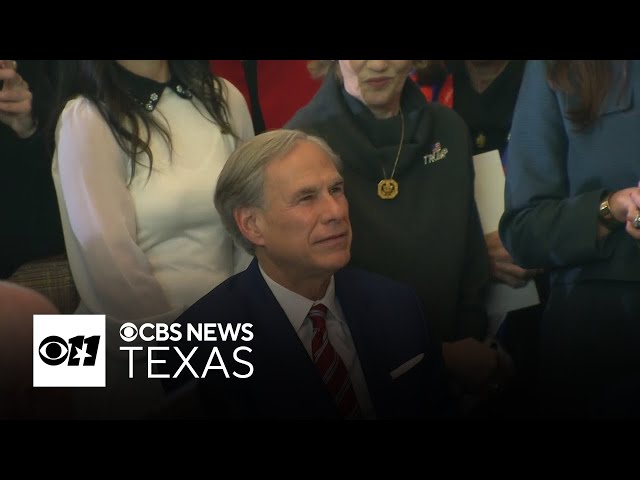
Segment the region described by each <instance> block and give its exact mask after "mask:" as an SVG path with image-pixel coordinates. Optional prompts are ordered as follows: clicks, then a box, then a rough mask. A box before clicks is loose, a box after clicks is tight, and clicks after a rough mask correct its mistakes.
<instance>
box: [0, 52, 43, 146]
mask: <svg viewBox="0 0 640 480" xmlns="http://www.w3.org/2000/svg"><path fill="white" fill-rule="evenodd" d="M16 68H17V63H16V62H15V60H0V80H1V81H2V82H3V86H2V90H0V122H2V123H4V124H5V125H7V126H8V127H9V128H11V129H12V130H13V131H14V132H15V133H16V135H18V136H19V137H20V138H27V137H30V136H31V135H33V133H34V132H35V131H36V126H37V125H36V123H35V121H34V119H33V116H32V112H31V106H32V99H33V95H32V94H31V91H30V90H29V85H28V84H27V82H25V81H24V79H23V78H22V77H21V76H20V75H19V74H18V72H17V71H16Z"/></svg>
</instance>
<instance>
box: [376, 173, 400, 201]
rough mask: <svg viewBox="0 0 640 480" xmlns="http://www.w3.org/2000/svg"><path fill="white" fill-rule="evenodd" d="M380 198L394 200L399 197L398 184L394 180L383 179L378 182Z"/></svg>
mask: <svg viewBox="0 0 640 480" xmlns="http://www.w3.org/2000/svg"><path fill="white" fill-rule="evenodd" d="M378 196H379V197H380V198H381V199H383V200H392V199H394V198H396V197H397V196H398V182H396V181H395V180H394V179H393V178H383V179H382V180H380V181H379V182H378Z"/></svg>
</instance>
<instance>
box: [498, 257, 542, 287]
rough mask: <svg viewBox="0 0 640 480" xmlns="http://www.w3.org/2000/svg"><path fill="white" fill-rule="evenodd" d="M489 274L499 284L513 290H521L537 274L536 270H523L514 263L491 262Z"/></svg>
mask: <svg viewBox="0 0 640 480" xmlns="http://www.w3.org/2000/svg"><path fill="white" fill-rule="evenodd" d="M491 274H492V276H493V278H494V279H496V280H497V281H499V282H502V283H505V284H507V285H509V286H510V287H513V288H521V287H524V286H525V285H526V284H527V282H528V281H529V280H530V279H531V278H533V277H535V276H536V275H537V274H538V269H532V270H525V269H524V268H521V267H519V266H518V265H515V264H514V263H503V262H492V264H491Z"/></svg>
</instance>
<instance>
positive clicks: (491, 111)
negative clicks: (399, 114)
mask: <svg viewBox="0 0 640 480" xmlns="http://www.w3.org/2000/svg"><path fill="white" fill-rule="evenodd" d="M525 65H526V60H510V61H509V63H508V64H507V66H506V67H505V68H504V70H503V71H502V72H500V74H499V75H498V76H497V77H496V78H495V79H494V81H493V82H491V84H490V85H489V86H488V87H487V89H486V90H485V91H484V92H482V93H478V92H476V91H475V90H474V89H473V86H472V85H471V81H470V79H469V75H468V73H467V70H466V68H465V67H464V62H460V63H458V62H454V63H452V64H451V65H450V66H449V68H450V70H451V72H452V74H453V91H454V95H453V109H454V110H455V111H456V112H458V114H460V116H461V117H462V118H463V119H464V121H465V122H466V124H467V125H468V126H469V131H470V133H471V139H472V142H473V154H474V155H476V154H478V153H483V152H488V151H491V150H498V151H500V154H501V155H504V151H505V147H506V146H507V142H508V139H509V132H510V130H511V118H512V117H513V110H514V108H515V105H516V100H517V98H518V91H519V90H520V83H522V75H523V73H524V67H525Z"/></svg>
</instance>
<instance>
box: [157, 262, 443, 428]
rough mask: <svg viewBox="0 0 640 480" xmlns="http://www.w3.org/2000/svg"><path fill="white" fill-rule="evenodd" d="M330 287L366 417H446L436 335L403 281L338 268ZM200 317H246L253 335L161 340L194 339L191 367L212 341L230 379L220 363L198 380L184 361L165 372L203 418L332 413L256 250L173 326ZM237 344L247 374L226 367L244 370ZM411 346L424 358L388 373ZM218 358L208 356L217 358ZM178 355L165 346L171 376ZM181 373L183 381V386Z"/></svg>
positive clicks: (234, 320)
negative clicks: (195, 400)
mask: <svg viewBox="0 0 640 480" xmlns="http://www.w3.org/2000/svg"><path fill="white" fill-rule="evenodd" d="M335 286H336V296H337V297H338V300H339V302H340V305H341V307H342V310H343V312H344V315H345V317H346V318H345V320H346V322H347V324H348V325H349V329H350V331H351V335H352V337H353V341H354V344H355V348H356V351H357V354H358V356H359V358H360V362H361V365H362V369H363V372H364V376H365V379H366V383H367V387H368V390H369V395H370V397H371V400H372V403H373V406H374V410H375V413H376V417H377V418H402V417H405V418H425V417H439V416H443V415H445V416H448V414H449V413H450V411H449V409H450V405H451V402H450V399H449V396H448V392H447V388H446V380H445V374H444V366H443V361H442V353H441V349H440V344H439V343H437V342H434V341H433V339H432V337H431V331H430V328H429V325H428V323H427V322H426V321H425V319H424V316H423V314H422V310H421V307H420V303H419V300H418V298H417V296H416V294H415V293H414V292H413V290H411V289H410V288H408V287H405V286H403V285H401V284H399V283H396V282H395V281H392V280H390V279H387V278H385V277H382V276H379V275H377V274H372V273H368V272H365V271H363V270H359V269H354V268H348V267H347V268H344V269H342V270H340V271H339V272H337V273H336V274H335ZM204 322H208V323H220V324H223V325H227V324H231V325H235V324H245V323H250V324H252V325H253V327H252V330H251V331H252V332H253V339H252V340H251V341H248V342H242V341H239V340H238V341H237V342H232V341H226V342H220V341H217V342H215V343H213V342H202V343H198V342H187V341H186V338H185V335H183V338H182V340H181V341H180V342H178V343H177V344H176V343H172V344H171V345H172V346H173V345H176V346H178V347H179V348H180V350H181V351H182V353H183V355H184V356H185V357H186V356H187V355H188V353H189V352H190V351H191V349H192V348H193V347H194V346H198V347H199V348H198V350H197V351H196V353H195V354H194V356H193V357H192V358H191V359H190V361H189V362H190V365H192V366H193V368H194V370H195V371H196V372H197V373H198V375H201V374H202V372H203V369H204V367H205V366H206V364H207V361H208V359H209V356H210V354H211V352H212V348H213V347H214V346H215V347H218V348H219V352H220V357H219V358H222V361H223V362H224V363H225V367H226V368H227V370H228V374H229V375H230V378H228V379H227V378H225V375H224V374H223V372H222V371H221V370H210V371H208V372H207V376H206V378H205V379H201V380H199V381H195V382H194V381H193V378H194V376H193V374H192V373H191V372H189V371H188V369H187V368H184V369H183V371H182V372H181V374H180V375H179V376H178V377H177V379H170V380H168V381H166V383H165V386H166V387H167V388H168V389H169V390H175V389H176V388H177V387H179V386H181V385H182V386H183V388H182V389H181V390H182V391H185V390H186V391H187V392H189V391H190V394H191V395H193V393H194V392H197V394H198V395H199V398H200V401H201V403H202V405H203V406H204V409H205V411H206V415H207V416H211V417H232V418H233V417H240V418H243V417H248V418H338V412H337V409H336V407H335V404H334V402H333V401H332V398H331V396H330V394H329V392H328V390H327V389H326V387H325V385H324V383H323V381H322V379H321V377H320V375H319V374H318V371H317V370H316V367H315V365H314V364H313V362H312V360H311V358H310V357H309V355H308V353H307V351H306V350H305V348H304V346H303V344H302V342H301V341H300V339H299V338H298V335H297V333H296V332H295V330H294V328H293V327H292V325H291V323H290V322H289V319H288V318H287V316H286V314H285V313H284V310H283V309H282V308H281V307H280V304H279V303H278V301H277V300H276V298H275V297H274V295H273V294H272V292H271V290H270V289H269V287H268V285H267V284H266V282H265V281H264V278H263V277H262V275H261V273H260V270H259V267H258V262H257V260H256V259H254V260H253V262H252V263H251V265H250V266H249V267H248V268H247V270H245V271H244V272H242V273H239V274H237V275H234V276H233V277H231V278H229V279H228V280H227V281H225V282H224V283H222V284H220V285H219V286H218V287H216V288H215V289H213V290H212V291H211V292H210V293H209V294H207V295H206V296H204V297H203V298H202V299H200V300H199V301H198V302H197V303H196V304H194V305H193V306H192V307H191V308H189V309H188V310H187V311H186V312H185V313H184V314H183V315H182V316H180V317H179V318H178V319H177V323H179V324H180V325H181V331H182V332H183V334H184V332H185V329H186V326H187V324H197V323H204ZM220 328H224V327H220ZM220 328H218V330H217V331H219V330H220ZM242 345H246V346H247V347H249V348H251V352H250V353H249V352H247V351H243V352H239V353H238V357H240V358H242V359H243V360H244V361H247V362H250V363H251V364H252V365H253V368H254V371H253V374H252V375H251V377H249V378H245V379H240V378H236V377H235V376H234V375H233V373H232V372H233V371H235V372H237V373H238V374H246V373H248V370H249V368H248V366H247V365H246V364H242V363H238V362H236V361H235V360H234V350H235V349H236V348H237V347H239V346H242ZM171 351H173V349H172V350H171ZM420 354H424V357H423V358H422V360H421V361H420V362H418V363H417V364H416V365H415V366H413V367H412V368H410V369H409V370H408V371H407V372H406V373H404V374H403V375H400V376H397V377H396V378H395V379H393V378H392V377H391V372H392V371H394V370H395V369H396V368H398V367H399V366H401V365H403V364H404V363H406V362H407V361H409V360H411V359H413V358H414V357H416V356H418V355H420ZM219 358H217V359H215V360H214V361H213V363H212V364H213V365H220V360H219ZM176 361H177V362H178V363H176ZM180 363H182V361H181V360H180V359H179V358H176V356H173V355H169V357H168V358H167V364H166V366H167V371H168V372H170V373H171V376H173V374H174V373H175V372H176V370H177V367H178V366H179V364H180ZM188 381H191V383H187V386H186V387H184V384H185V382H188ZM180 395H181V394H177V395H176V396H177V397H178V398H179V397H180ZM187 415H189V414H188V413H187Z"/></svg>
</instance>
